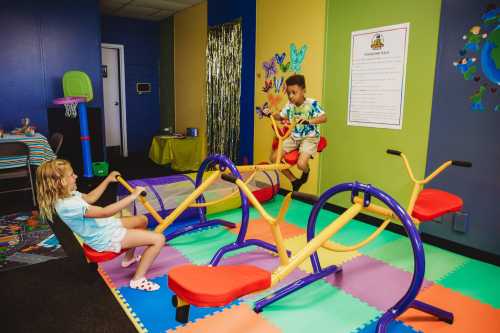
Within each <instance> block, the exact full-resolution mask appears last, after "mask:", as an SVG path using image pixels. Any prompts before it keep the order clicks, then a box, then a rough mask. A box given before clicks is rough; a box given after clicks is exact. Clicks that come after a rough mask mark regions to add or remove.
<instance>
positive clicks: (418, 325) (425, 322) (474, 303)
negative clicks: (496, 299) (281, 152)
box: [398, 279, 500, 333]
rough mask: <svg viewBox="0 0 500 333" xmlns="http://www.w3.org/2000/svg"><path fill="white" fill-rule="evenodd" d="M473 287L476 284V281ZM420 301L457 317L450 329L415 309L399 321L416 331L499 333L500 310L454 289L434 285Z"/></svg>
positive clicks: (445, 324)
mask: <svg viewBox="0 0 500 333" xmlns="http://www.w3.org/2000/svg"><path fill="white" fill-rule="evenodd" d="M471 283H474V280H473V279H472V280H471ZM492 288H495V287H494V286H492ZM417 300H419V301H423V302H426V303H429V304H430V305H433V306H437V307H440V308H441V309H443V310H446V311H450V312H452V313H453V315H454V322H453V324H451V325H450V324H447V323H445V322H443V321H439V320H438V319H436V318H435V317H434V316H431V315H429V314H426V313H424V312H421V311H418V310H415V309H410V310H408V311H406V312H405V313H404V314H403V315H402V316H400V317H399V318H398V320H401V321H404V322H405V323H406V324H407V325H410V326H411V327H413V328H415V329H417V330H422V331H424V332H439V333H447V332H450V333H472V332H481V333H490V332H491V333H498V332H500V309H495V308H493V307H492V306H491V305H489V304H484V303H481V302H480V301H478V300H476V299H473V298H470V297H468V296H464V295H462V294H460V293H459V292H456V291H454V290H452V289H448V288H445V287H443V286H441V285H438V284H435V285H433V286H431V287H429V288H427V289H425V290H424V291H423V292H421V293H420V294H419V295H418V297H417Z"/></svg>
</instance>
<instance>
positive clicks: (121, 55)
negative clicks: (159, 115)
mask: <svg viewBox="0 0 500 333" xmlns="http://www.w3.org/2000/svg"><path fill="white" fill-rule="evenodd" d="M103 47H104V48H107V49H116V50H117V51H118V67H119V78H118V81H119V82H120V87H119V93H120V122H121V124H120V129H121V131H120V136H121V144H122V147H121V148H122V155H123V157H128V145H127V99H126V93H125V47H124V46H123V45H122V44H109V43H101V48H103ZM101 62H102V54H101ZM103 90H104V89H103ZM103 95H104V94H103ZM103 110H104V96H103ZM104 126H106V124H105V125H104ZM104 135H106V134H104Z"/></svg>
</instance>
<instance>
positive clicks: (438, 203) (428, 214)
mask: <svg viewBox="0 0 500 333" xmlns="http://www.w3.org/2000/svg"><path fill="white" fill-rule="evenodd" d="M463 204H464V202H463V200H462V199H461V198H460V197H457V196H456V195H454V194H451V193H448V192H445V191H441V190H436V189H432V188H429V189H425V190H423V191H422V192H420V194H419V195H418V198H417V201H416V202H415V208H413V213H412V216H413V217H415V218H417V219H419V220H420V221H422V222H423V221H430V220H433V219H435V218H436V217H439V216H441V215H443V214H446V213H451V212H458V211H459V210H461V209H462V206H463Z"/></svg>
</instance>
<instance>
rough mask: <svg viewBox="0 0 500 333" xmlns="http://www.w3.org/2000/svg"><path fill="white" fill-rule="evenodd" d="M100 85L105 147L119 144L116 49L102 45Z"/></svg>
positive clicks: (118, 83)
mask: <svg viewBox="0 0 500 333" xmlns="http://www.w3.org/2000/svg"><path fill="white" fill-rule="evenodd" d="M101 51H102V66H103V67H102V74H103V75H102V76H103V78H102V87H103V94H104V122H105V123H104V127H105V128H106V133H105V135H106V147H113V146H119V147H120V146H121V134H120V127H121V126H120V89H119V87H120V80H119V76H118V75H119V74H118V49H113V48H107V47H102V48H101Z"/></svg>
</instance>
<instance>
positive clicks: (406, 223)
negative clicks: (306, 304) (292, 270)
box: [254, 182, 453, 333]
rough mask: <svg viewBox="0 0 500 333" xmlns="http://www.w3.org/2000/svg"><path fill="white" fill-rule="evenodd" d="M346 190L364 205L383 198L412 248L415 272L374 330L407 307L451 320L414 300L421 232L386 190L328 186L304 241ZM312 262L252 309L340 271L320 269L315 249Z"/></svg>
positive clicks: (421, 267) (420, 270)
mask: <svg viewBox="0 0 500 333" xmlns="http://www.w3.org/2000/svg"><path fill="white" fill-rule="evenodd" d="M347 191H350V192H351V196H352V197H354V196H356V195H358V194H359V192H363V193H364V200H363V202H364V205H365V206H368V205H369V204H370V201H371V197H372V196H374V197H375V198H377V199H379V200H380V201H382V202H383V203H384V204H385V205H386V206H387V207H389V208H390V209H391V210H392V211H393V212H394V213H395V214H396V215H397V217H398V218H399V220H400V221H401V222H402V223H403V227H404V228H405V231H406V233H407V235H408V238H409V240H410V243H411V247H412V250H413V259H414V272H413V278H412V281H411V284H410V286H409V288H408V290H407V291H406V293H405V295H404V296H403V297H402V298H401V299H400V300H399V301H398V302H397V303H396V304H395V305H394V306H392V307H390V308H389V309H388V310H387V311H386V312H385V313H384V315H382V317H381V318H380V319H379V320H378V323H377V329H376V331H377V333H385V332H387V327H388V326H389V324H390V322H391V321H393V320H394V319H396V318H397V317H398V316H399V315H401V314H402V313H403V312H405V311H406V310H407V309H408V308H415V309H418V310H420V311H423V312H426V313H429V314H431V315H434V316H436V317H437V318H439V319H440V320H443V321H445V322H447V323H449V324H451V323H453V314H452V313H451V312H448V311H445V310H442V309H439V308H437V307H435V306H432V305H430V304H427V303H424V302H421V301H417V300H416V299H415V298H416V296H417V294H418V292H419V291H420V288H421V287H422V282H423V280H424V274H425V256H424V248H423V244H422V240H421V239H420V235H419V233H418V231H417V229H416V228H415V225H414V224H413V221H412V219H411V217H410V216H409V215H408V213H407V212H406V210H405V209H404V208H403V207H401V206H400V205H399V204H398V203H397V202H396V201H395V200H394V199H393V198H392V197H390V196H389V195H388V194H387V193H385V192H383V191H381V190H379V189H378V188H376V187H374V186H371V185H367V184H362V183H358V182H354V183H344V184H339V185H337V186H334V187H332V188H330V189H329V190H327V191H326V192H324V193H323V194H322V195H321V197H320V198H319V199H318V202H316V204H315V205H314V207H313V209H312V211H311V214H310V215H309V220H308V223H307V241H308V242H309V241H311V240H312V239H313V238H314V236H315V229H316V220H317V217H318V214H319V212H320V210H321V209H322V208H323V206H324V205H325V203H326V202H327V201H328V200H329V199H330V198H331V197H332V196H334V195H336V194H338V193H341V192H347ZM311 264H312V266H313V270H314V273H312V274H310V275H308V276H306V277H304V278H302V279H299V280H297V281H295V282H293V283H291V284H289V285H287V286H285V287H283V288H281V289H279V290H278V291H276V292H274V293H273V294H271V295H269V296H266V297H265V298H262V299H260V300H258V301H257V302H256V303H255V307H254V310H255V311H256V312H260V311H262V310H263V308H264V307H266V306H267V305H269V304H272V303H274V302H276V301H277V300H279V299H281V298H283V297H285V296H287V295H289V294H290V293H292V292H294V291H296V290H299V289H300V288H303V287H305V286H307V285H308V284H310V283H312V282H314V281H316V280H318V279H320V278H323V277H324V276H327V275H329V274H331V273H335V272H340V271H341V268H340V267H337V266H335V265H332V266H328V267H326V268H322V267H321V264H320V262H319V257H318V254H317V252H314V253H313V254H312V255H311Z"/></svg>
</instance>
